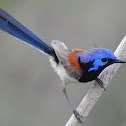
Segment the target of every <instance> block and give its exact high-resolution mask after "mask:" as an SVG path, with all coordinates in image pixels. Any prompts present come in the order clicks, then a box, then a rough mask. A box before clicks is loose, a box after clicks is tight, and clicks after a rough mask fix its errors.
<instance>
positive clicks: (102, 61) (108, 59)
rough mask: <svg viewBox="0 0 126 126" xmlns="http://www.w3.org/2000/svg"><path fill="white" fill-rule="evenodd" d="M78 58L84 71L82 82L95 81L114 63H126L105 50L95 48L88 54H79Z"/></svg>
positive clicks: (80, 79)
mask: <svg viewBox="0 0 126 126" xmlns="http://www.w3.org/2000/svg"><path fill="white" fill-rule="evenodd" d="M77 58H78V61H79V64H80V66H81V69H82V73H81V77H80V78H79V81H80V82H88V81H92V80H95V79H96V78H97V77H98V75H99V74H100V73H101V72H102V70H103V69H105V68H106V67H107V66H109V65H111V64H113V63H126V61H124V60H121V59H118V58H117V57H116V56H115V55H114V54H113V53H112V52H111V51H110V50H109V49H105V48H93V49H90V50H88V51H87V52H82V53H78V54H77Z"/></svg>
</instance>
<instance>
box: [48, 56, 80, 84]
mask: <svg viewBox="0 0 126 126" xmlns="http://www.w3.org/2000/svg"><path fill="white" fill-rule="evenodd" d="M50 62H51V65H52V67H53V69H54V70H55V71H56V72H57V74H58V75H59V76H60V78H61V80H62V81H63V82H64V83H66V84H69V83H78V80H77V79H75V78H73V77H70V76H69V75H68V74H67V72H66V70H65V69H64V67H63V66H62V65H61V64H57V63H56V62H55V61H54V59H53V58H52V57H50Z"/></svg>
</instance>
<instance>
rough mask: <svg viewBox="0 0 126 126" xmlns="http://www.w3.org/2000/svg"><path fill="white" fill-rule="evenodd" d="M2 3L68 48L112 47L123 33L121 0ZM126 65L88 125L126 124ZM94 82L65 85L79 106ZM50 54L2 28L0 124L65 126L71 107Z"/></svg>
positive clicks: (125, 12)
mask: <svg viewBox="0 0 126 126" xmlns="http://www.w3.org/2000/svg"><path fill="white" fill-rule="evenodd" d="M0 7H1V8H3V9H4V10H6V11H7V12H8V13H10V14H11V15H13V16H14V17H15V18H16V19H18V20H19V21H20V22H21V23H23V24H24V25H25V26H27V27H28V28H29V29H30V30H32V31H33V32H35V33H36V34H37V35H38V36H40V37H41V38H42V39H44V40H45V41H46V42H48V43H51V41H52V40H54V39H56V40H60V41H63V42H65V44H66V45H67V46H68V47H69V48H70V49H72V48H81V49H89V48H92V47H93V46H95V47H103V48H109V49H111V50H112V51H114V50H115V49H116V47H117V46H118V44H119V43H120V41H121V40H122V38H123V37H124V35H125V34H126V1H125V0H0ZM125 76H126V66H125V65H122V66H121V68H120V69H119V71H118V72H117V74H116V75H115V76H114V77H113V79H112V81H111V82H110V84H109V86H108V87H107V89H106V91H105V92H104V93H103V94H102V96H101V97H100V99H99V100H98V102H97V103H96V105H95V106H94V108H93V110H92V111H91V112H90V114H89V116H88V117H87V118H86V121H85V125H86V126H101V125H102V126H126V100H125V98H124V97H125V96H126V82H125V81H126V77H125ZM93 83H94V82H91V83H87V84H80V85H75V84H71V85H69V86H68V91H69V93H68V94H69V97H70V99H71V101H72V103H73V105H74V106H75V107H77V106H78V105H79V103H80V101H81V100H82V98H83V97H84V95H85V94H86V93H87V91H88V90H89V88H90V87H91V85H92V84H93ZM60 84H61V80H60V78H59V77H58V76H57V75H56V74H55V73H54V71H53V69H52V68H51V66H50V63H49V61H48V56H46V55H44V54H42V53H41V52H39V51H38V50H36V49H35V48H32V47H30V46H28V45H27V44H24V43H23V42H21V41H20V40H18V39H16V38H14V37H12V36H10V35H8V34H6V33H4V32H1V31H0V126H64V125H65V124H66V122H67V121H68V119H69V118H70V116H71V114H72V112H71V109H70V107H69V105H68V103H67V101H66V99H65V97H64V95H63V93H62V91H61V89H60Z"/></svg>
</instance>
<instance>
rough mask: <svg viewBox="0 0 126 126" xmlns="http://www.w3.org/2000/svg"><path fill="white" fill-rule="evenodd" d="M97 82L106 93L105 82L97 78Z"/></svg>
mask: <svg viewBox="0 0 126 126" xmlns="http://www.w3.org/2000/svg"><path fill="white" fill-rule="evenodd" d="M96 81H97V82H98V84H99V85H100V86H101V88H103V89H104V91H105V84H104V82H103V81H102V80H101V79H99V78H97V79H96Z"/></svg>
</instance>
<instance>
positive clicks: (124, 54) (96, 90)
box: [66, 36, 126, 126]
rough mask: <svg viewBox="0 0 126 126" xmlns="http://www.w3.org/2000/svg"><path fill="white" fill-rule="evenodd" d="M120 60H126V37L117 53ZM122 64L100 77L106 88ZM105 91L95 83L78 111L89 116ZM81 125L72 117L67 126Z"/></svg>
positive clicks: (112, 67)
mask: <svg viewBox="0 0 126 126" xmlns="http://www.w3.org/2000/svg"><path fill="white" fill-rule="evenodd" d="M114 54H115V55H116V56H117V57H118V58H120V59H123V60H126V36H125V37H124V39H123V40H122V41H121V43H120V44H119V46H118V47H117V49H116V51H115V53H114ZM119 67H120V64H113V65H111V66H109V67H107V68H106V69H105V70H104V71H103V72H102V73H101V74H100V75H99V78H100V79H101V80H102V81H103V82H104V83H105V87H106V86H107V85H108V83H109V81H110V80H111V79H112V77H113V76H114V74H115V73H116V71H117V70H118V69H119ZM103 91H104V90H103V89H102V88H101V87H100V86H99V85H98V83H97V82H95V83H94V85H93V87H92V88H91V89H90V90H89V91H88V93H87V94H86V96H85V97H84V98H83V100H82V101H81V103H80V105H79V106H78V108H77V111H78V112H79V113H80V114H81V115H83V116H84V117H86V116H88V114H89V112H90V111H91V109H92V108H93V106H94V105H95V103H96V102H97V100H98V99H99V97H100V95H101V94H102V93H103ZM79 125H80V123H79V122H78V121H77V120H76V118H75V117H74V115H72V116H71V118H70V119H69V121H68V122H67V124H66V126H79Z"/></svg>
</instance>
